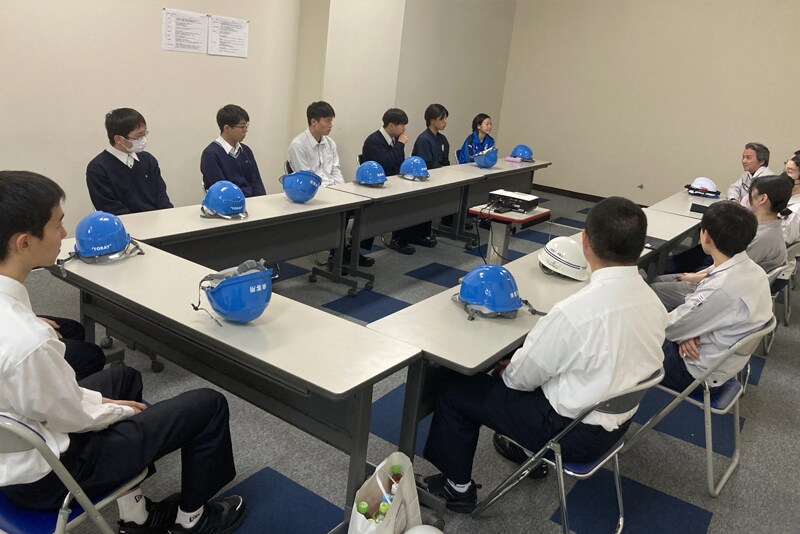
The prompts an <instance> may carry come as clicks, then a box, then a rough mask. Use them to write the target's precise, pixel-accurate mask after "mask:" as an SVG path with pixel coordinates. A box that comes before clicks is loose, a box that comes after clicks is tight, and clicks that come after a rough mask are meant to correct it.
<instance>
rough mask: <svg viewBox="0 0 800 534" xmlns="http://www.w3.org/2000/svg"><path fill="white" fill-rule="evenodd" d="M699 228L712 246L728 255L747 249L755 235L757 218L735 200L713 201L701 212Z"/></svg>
mask: <svg viewBox="0 0 800 534" xmlns="http://www.w3.org/2000/svg"><path fill="white" fill-rule="evenodd" d="M700 229H701V230H705V231H706V232H707V233H708V236H709V237H710V238H711V240H712V241H714V246H716V247H717V249H718V250H719V251H720V252H722V253H723V254H725V255H726V256H728V257H731V256H735V255H736V254H738V253H740V252H742V251H743V250H746V249H747V246H748V245H749V244H750V242H751V241H752V240H753V238H754V237H755V236H756V230H757V229H758V220H756V216H755V215H753V212H751V211H750V210H748V209H747V208H744V207H742V206H740V205H739V204H738V203H736V202H732V201H730V200H723V201H720V202H714V203H713V204H711V205H710V206H709V207H708V208H707V209H706V211H705V212H704V213H703V218H702V219H700Z"/></svg>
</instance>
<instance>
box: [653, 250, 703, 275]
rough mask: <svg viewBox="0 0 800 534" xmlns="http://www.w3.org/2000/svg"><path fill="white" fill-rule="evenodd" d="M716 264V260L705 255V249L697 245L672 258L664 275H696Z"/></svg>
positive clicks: (668, 261)
mask: <svg viewBox="0 0 800 534" xmlns="http://www.w3.org/2000/svg"><path fill="white" fill-rule="evenodd" d="M713 263H714V260H713V259H712V258H711V256H709V255H708V254H706V253H705V251H704V250H703V247H701V246H700V245H696V246H694V247H692V248H690V249H689V250H685V251H683V252H681V253H680V254H675V255H674V256H670V257H669V259H668V260H667V265H666V266H665V268H664V274H677V273H695V272H697V271H699V270H700V269H705V268H706V267H709V266H710V265H711V264H713Z"/></svg>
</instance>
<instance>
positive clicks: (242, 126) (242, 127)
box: [231, 122, 250, 132]
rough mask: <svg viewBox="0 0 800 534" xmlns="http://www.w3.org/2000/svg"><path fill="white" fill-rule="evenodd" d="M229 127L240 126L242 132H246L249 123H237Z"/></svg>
mask: <svg viewBox="0 0 800 534" xmlns="http://www.w3.org/2000/svg"><path fill="white" fill-rule="evenodd" d="M231 128H241V129H242V131H243V132H246V131H247V130H248V128H250V123H249V122H247V123H245V124H237V125H236V126H231Z"/></svg>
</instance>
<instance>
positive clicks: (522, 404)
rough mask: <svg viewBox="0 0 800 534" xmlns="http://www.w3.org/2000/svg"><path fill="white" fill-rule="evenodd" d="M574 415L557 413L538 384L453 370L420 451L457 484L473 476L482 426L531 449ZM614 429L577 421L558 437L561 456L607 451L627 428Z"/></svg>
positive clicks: (589, 455) (595, 454)
mask: <svg viewBox="0 0 800 534" xmlns="http://www.w3.org/2000/svg"><path fill="white" fill-rule="evenodd" d="M571 422H572V420H571V419H570V418H568V417H563V416H561V415H559V414H558V413H556V411H555V410H554V409H553V407H552V406H551V405H550V402H549V401H548V400H547V398H546V397H545V396H544V393H542V390H541V389H539V388H537V389H535V390H534V391H518V390H515V389H511V388H509V387H507V386H506V385H505V383H504V382H503V380H502V379H501V378H496V377H493V376H490V375H486V374H479V375H475V376H464V375H461V374H457V373H452V374H451V375H449V376H448V378H447V379H446V380H445V381H444V382H443V383H442V384H440V387H439V390H438V392H437V397H436V409H435V411H434V414H433V423H432V424H431V430H430V434H428V441H427V443H426V444H425V452H424V456H425V458H427V459H428V460H429V461H430V462H431V463H433V464H434V465H435V466H436V467H437V468H438V469H439V470H440V471H441V472H442V473H443V474H444V475H445V476H446V477H447V478H449V479H450V480H452V481H453V482H455V483H456V484H466V483H468V482H469V481H470V480H471V477H472V462H473V458H474V456H475V449H476V447H477V445H478V436H479V434H480V428H481V426H487V427H489V428H491V429H492V430H494V431H496V432H499V433H501V434H503V435H506V436H508V437H510V438H511V439H513V440H514V441H516V442H517V443H519V444H520V445H522V446H523V447H525V448H526V449H528V450H530V451H534V452H535V451H538V450H539V449H541V448H542V447H543V446H544V445H545V444H546V443H547V441H548V440H550V439H551V438H552V437H554V436H555V435H556V434H558V433H559V432H560V431H561V430H563V429H564V428H565V427H566V426H567V425H568V424H569V423H571ZM629 424H630V423H629V422H626V423H625V424H623V425H622V426H621V427H620V428H618V429H616V430H614V431H613V432H608V431H606V430H605V429H604V428H602V427H600V426H595V425H584V424H579V425H578V426H577V427H576V428H575V429H573V431H572V432H570V433H569V434H568V435H567V436H566V437H565V438H564V439H563V440H562V441H561V448H562V453H563V455H564V458H565V459H566V460H570V461H591V460H594V459H596V458H597V457H599V456H600V455H601V454H603V453H604V452H606V451H607V450H608V449H609V448H610V447H611V446H612V445H613V444H614V443H616V442H617V441H618V440H619V439H620V438H621V437H622V435H623V434H625V431H626V430H627V429H628V426H629Z"/></svg>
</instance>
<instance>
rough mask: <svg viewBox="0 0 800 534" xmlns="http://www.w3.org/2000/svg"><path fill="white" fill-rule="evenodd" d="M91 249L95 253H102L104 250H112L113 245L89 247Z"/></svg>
mask: <svg viewBox="0 0 800 534" xmlns="http://www.w3.org/2000/svg"><path fill="white" fill-rule="evenodd" d="M89 248H90V249H92V250H93V251H94V252H102V251H104V250H108V249H110V248H111V243H109V244H108V245H102V246H99V247H89Z"/></svg>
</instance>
